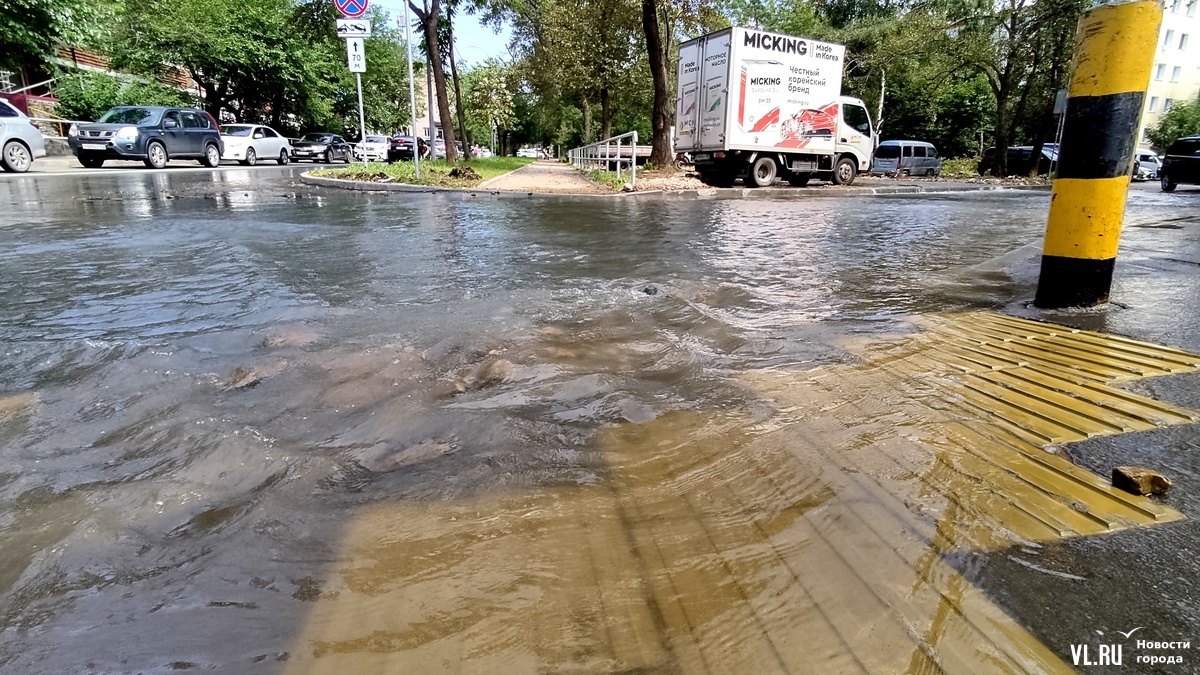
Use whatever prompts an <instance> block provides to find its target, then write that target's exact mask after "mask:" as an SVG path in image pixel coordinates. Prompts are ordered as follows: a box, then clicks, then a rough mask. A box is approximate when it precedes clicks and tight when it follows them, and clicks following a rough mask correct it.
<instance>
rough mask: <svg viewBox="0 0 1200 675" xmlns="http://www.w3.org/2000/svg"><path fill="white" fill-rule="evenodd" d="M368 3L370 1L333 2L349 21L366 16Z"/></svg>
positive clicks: (349, 0) (334, 0)
mask: <svg viewBox="0 0 1200 675" xmlns="http://www.w3.org/2000/svg"><path fill="white" fill-rule="evenodd" d="M368 2H369V0H333V4H334V5H336V6H337V8H338V11H339V12H341V13H342V15H343V16H345V17H346V18H347V19H357V18H358V17H360V16H362V15H363V14H366V13H367V4H368Z"/></svg>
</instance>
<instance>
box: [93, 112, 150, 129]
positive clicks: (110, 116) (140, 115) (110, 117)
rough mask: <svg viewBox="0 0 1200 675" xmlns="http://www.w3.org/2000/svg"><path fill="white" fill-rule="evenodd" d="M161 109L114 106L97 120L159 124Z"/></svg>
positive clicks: (111, 122)
mask: <svg viewBox="0 0 1200 675" xmlns="http://www.w3.org/2000/svg"><path fill="white" fill-rule="evenodd" d="M159 117H162V111H161V110H155V109H153V108H113V109H112V110H109V111H108V112H106V113H104V117H101V118H100V119H98V120H96V122H98V123H99V124H139V125H145V124H158V118H159Z"/></svg>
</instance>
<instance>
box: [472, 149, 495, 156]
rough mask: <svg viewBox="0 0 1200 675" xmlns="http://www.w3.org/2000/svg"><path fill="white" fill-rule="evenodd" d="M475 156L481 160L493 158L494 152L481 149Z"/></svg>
mask: <svg viewBox="0 0 1200 675" xmlns="http://www.w3.org/2000/svg"><path fill="white" fill-rule="evenodd" d="M475 156H476V157H478V158H480V159H485V158H488V157H491V156H492V151H491V149H489V148H479V150H478V151H477V152H476V154H475Z"/></svg>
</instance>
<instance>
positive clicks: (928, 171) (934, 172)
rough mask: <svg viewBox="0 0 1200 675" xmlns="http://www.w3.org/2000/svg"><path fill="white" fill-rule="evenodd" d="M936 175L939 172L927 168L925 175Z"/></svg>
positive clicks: (930, 176) (928, 176)
mask: <svg viewBox="0 0 1200 675" xmlns="http://www.w3.org/2000/svg"><path fill="white" fill-rule="evenodd" d="M935 175H937V172H936V171H934V170H933V169H925V177H926V178H933V177H934V176H935Z"/></svg>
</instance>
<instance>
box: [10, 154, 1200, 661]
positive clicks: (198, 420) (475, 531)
mask: <svg viewBox="0 0 1200 675" xmlns="http://www.w3.org/2000/svg"><path fill="white" fill-rule="evenodd" d="M297 173H298V172H293V171H290V170H289V171H279V172H273V173H271V174H268V173H267V172H253V173H251V172H241V171H236V170H234V171H225V172H222V173H220V174H214V175H213V176H209V175H204V174H187V175H170V174H169V173H163V174H154V175H149V176H103V175H100V176H96V177H86V178H77V177H60V178H40V179H34V178H23V179H20V180H12V181H8V182H4V183H0V204H2V205H3V207H4V208H3V213H2V214H0V284H2V287H3V288H4V289H6V292H5V293H4V294H3V295H2V296H0V345H2V346H3V350H4V358H3V360H2V361H0V455H2V457H3V462H0V620H2V624H0V630H2V634H3V639H2V640H0V672H4V673H14V674H15V673H75V672H89V673H90V672H96V673H126V672H129V673H133V672H137V673H155V672H171V671H178V670H190V669H194V670H198V671H204V672H209V671H212V670H216V671H218V672H228V673H246V672H271V673H289V674H291V673H326V672H380V673H382V672H395V673H401V672H404V673H407V672H412V673H427V672H430V673H432V672H454V673H459V672H461V673H468V672H472V673H473V672H481V673H536V672H588V673H601V672H630V673H633V672H637V673H658V672H663V673H675V672H681V673H693V672H712V673H734V672H738V673H740V672H746V673H750V672H753V673H766V672H793V673H858V672H864V673H936V672H946V673H959V672H988V673H991V672H996V673H1008V672H1012V673H1017V672H1030V673H1037V672H1070V668H1069V667H1068V666H1066V665H1065V663H1066V659H1068V658H1069V655H1068V654H1064V653H1062V652H1061V651H1058V652H1055V651H1053V650H1051V649H1049V648H1047V647H1045V646H1044V645H1043V644H1042V643H1041V642H1039V637H1040V636H1039V637H1035V636H1034V635H1031V634H1030V633H1029V632H1027V626H1026V622H1023V621H1020V620H1017V619H1014V618H1012V617H1010V616H1008V615H1007V614H1006V613H1005V612H1004V611H1002V610H1000V609H998V608H997V607H996V606H995V605H994V604H992V602H991V601H990V600H989V598H988V597H987V595H986V594H985V593H983V592H981V591H980V590H977V589H976V588H975V587H974V586H972V583H971V582H972V580H973V578H974V577H975V576H978V575H977V574H974V573H973V571H972V569H970V565H969V562H970V560H971V558H970V556H969V555H967V553H968V552H974V551H982V550H988V551H996V550H1002V551H1003V550H1008V549H1009V548H1014V549H1018V548H1020V547H1025V549H1027V550H1033V549H1036V548H1037V547H1038V546H1039V543H1038V542H1039V541H1042V542H1044V541H1049V540H1054V539H1056V538H1058V537H1061V536H1075V535H1076V534H1091V533H1093V531H1092V530H1089V529H1088V527H1091V525H1088V524H1086V523H1084V524H1078V525H1071V524H1073V523H1075V521H1074V520H1072V518H1076V517H1077V516H1078V514H1077V513H1076V514H1075V515H1074V516H1073V515H1071V513H1067V512H1070V511H1071V509H1066V511H1067V512H1064V513H1062V514H1055V513H1052V512H1049V511H1045V510H1041V511H1038V512H1037V513H1038V514H1039V518H1041V519H1040V520H1038V522H1039V523H1041V525H1036V526H1035V525H1028V524H1026V521H1025V520H1020V518H1018V517H1017V516H1013V515H1011V514H1009V515H1000V516H997V515H996V514H997V513H1000V512H1001V511H1003V512H1004V513H1005V514H1008V513H1009V511H1004V509H1010V511H1011V508H1010V507H1009V506H1004V505H997V500H996V499H992V498H991V497H990V496H989V495H991V494H992V490H991V488H988V487H987V486H988V485H992V484H994V482H995V481H999V480H1001V479H999V478H994V477H992V476H991V474H988V473H986V472H985V473H983V474H980V473H979V470H977V469H976V468H971V467H965V466H964V465H963V464H962V463H960V462H959V461H958V460H957V459H956V460H954V462H952V463H951V464H953V466H955V467H957V468H956V469H955V470H956V471H960V472H961V474H962V475H966V476H974V480H973V481H966V482H964V479H963V478H962V477H961V476H960V475H957V474H956V476H955V477H953V478H945V479H942V478H940V477H939V476H940V475H941V474H940V473H932V472H935V471H937V472H944V471H945V470H946V466H948V464H947V462H946V460H945V455H944V454H942V453H940V452H939V451H937V450H929V448H935V449H936V448H946V447H951V446H953V447H954V448H957V447H959V445H954V443H959V442H960V441H961V443H960V445H961V444H965V445H964V446H963V447H966V446H971V447H974V445H972V444H975V445H978V444H979V441H978V440H971V439H968V440H963V439H964V438H965V436H964V434H966V433H967V432H966V431H962V430H961V429H958V428H957V427H952V426H951V425H952V424H956V423H958V422H961V421H962V420H964V419H974V418H969V417H964V416H965V415H967V413H963V412H961V411H954V412H952V411H950V410H949V409H944V408H939V407H938V405H937V404H936V401H937V400H941V399H940V398H939V396H940V395H938V394H936V393H931V391H932V390H931V389H929V387H933V386H935V385H936V386H942V384H941V383H940V382H933V383H932V384H929V387H927V386H926V384H927V382H926V381H925V380H921V379H920V378H919V377H918V378H916V379H914V378H912V377H910V376H908V375H904V374H903V373H902V374H901V375H897V372H898V371H896V370H895V369H891V370H887V368H891V367H892V366H891V365H888V364H891V363H892V361H891V360H889V359H890V357H891V356H895V355H896V354H901V355H903V356H904V358H908V355H909V354H911V353H915V352H920V351H921V350H922V349H926V346H924V345H917V346H914V345H912V344H911V343H908V342H903V340H904V337H903V336H905V335H908V334H910V333H913V332H914V331H916V330H918V327H920V326H923V325H924V324H923V323H922V322H923V321H924V319H922V317H925V316H927V315H934V314H937V315H945V314H946V313H950V312H967V311H976V310H988V309H993V310H994V309H1003V308H1006V307H1008V308H1010V309H1011V308H1017V309H1018V310H1019V309H1020V307H1021V303H1022V301H1024V300H1025V299H1027V298H1030V297H1032V295H1033V286H1034V285H1035V284H1036V273H1037V261H1036V257H1035V256H1036V254H1037V253H1039V252H1040V251H1039V248H1040V246H1039V244H1040V239H1041V235H1042V232H1043V231H1044V227H1045V217H1046V211H1047V208H1048V202H1049V196H1048V194H1030V193H970V194H959V195H946V196H930V195H922V196H919V197H905V196H894V197H887V198H855V199H838V198H819V199H816V198H814V199H812V200H811V201H807V202H774V203H773V202H765V201H763V202H740V201H719V202H718V201H678V202H666V201H642V202H639V201H620V200H611V201H608V200H606V201H576V200H572V199H566V198H563V199H544V200H535V199H529V200H525V199H511V200H508V199H500V200H498V199H480V200H474V201H460V200H453V199H447V198H440V197H429V196H403V197H397V196H387V195H360V194H348V193H344V192H339V191H335V190H321V189H314V188H309V187H306V186H302V185H300V184H299V183H298V181H296V180H295V175H296V174H297ZM1198 205H1200V193H1196V194H1182V193H1181V194H1176V195H1161V194H1159V193H1157V192H1152V191H1148V190H1141V191H1135V194H1134V196H1133V197H1132V198H1131V202H1130V211H1129V215H1128V217H1127V226H1126V231H1125V234H1124V241H1125V242H1126V243H1127V244H1129V245H1130V246H1131V247H1133V248H1134V250H1135V253H1132V254H1131V257H1132V258H1135V259H1136V261H1137V262H1138V263H1139V264H1145V265H1152V264H1168V263H1166V262H1163V261H1164V260H1168V259H1171V260H1173V259H1177V258H1180V257H1187V256H1191V257H1192V258H1195V257H1196V252H1197V251H1200V240H1198V239H1200V237H1198V233H1197V230H1198V226H1197V223H1196V222H1195V221H1194V217H1193V216H1192V215H1191V214H1194V213H1196V212H1197V211H1196V207H1197V206H1198ZM1189 218H1192V220H1188V219H1189ZM1171 219H1176V220H1171ZM1164 222H1177V223H1179V225H1178V227H1175V228H1163V227H1160V226H1159V225H1161V224H1162V223H1164ZM1031 244H1032V245H1034V247H1033V248H1025V249H1022V247H1027V246H1029V245H1031ZM1122 255H1124V253H1123V254H1122ZM1155 261H1157V262H1155ZM1120 274H1121V267H1120V266H1118V275H1120ZM1138 279H1139V277H1138V276H1137V275H1130V277H1129V280H1128V281H1124V282H1119V283H1118V285H1117V291H1119V290H1120V289H1121V288H1122V286H1121V285H1120V284H1121V283H1129V284H1136V283H1138ZM1183 292H1184V293H1185V294H1186V293H1189V292H1190V293H1191V297H1190V299H1189V298H1188V297H1184V298H1183V300H1182V302H1183V303H1185V304H1187V303H1189V302H1190V306H1191V307H1192V308H1195V307H1196V306H1197V305H1198V304H1200V302H1198V301H1200V298H1197V297H1196V292H1197V289H1196V288H1195V287H1194V285H1193V287H1192V288H1191V289H1190V290H1189V289H1184V291H1183ZM1114 297H1119V296H1118V294H1117V293H1116V292H1115V294H1114ZM1138 297H1140V298H1145V297H1146V295H1145V294H1141V292H1139V296H1138ZM1179 302H1181V300H1180V299H1179V298H1178V296H1177V295H1176V296H1172V297H1170V298H1169V299H1168V298H1165V297H1164V298H1160V299H1159V300H1157V301H1156V300H1154V299H1150V300H1148V301H1147V303H1148V304H1149V305H1151V306H1152V311H1156V312H1160V313H1164V314H1169V313H1171V312H1172V311H1174V310H1173V309H1172V306H1173V305H1175V304H1177V303H1179ZM1120 321H1121V318H1120V316H1119V312H1118V313H1115V314H1113V315H1112V316H1111V317H1110V316H1109V315H1090V316H1085V317H1084V318H1083V322H1084V323H1085V324H1087V325H1085V326H1084V327H1086V328H1094V329H1097V330H1110V331H1118V332H1120ZM969 323H975V322H969ZM961 328H962V327H961V326H953V325H952V326H951V327H950V328H949V329H947V330H948V331H950V332H951V333H953V332H954V331H956V330H960V329H961ZM1164 330H1166V329H1164ZM1151 337H1155V338H1158V339H1160V340H1162V341H1164V342H1166V343H1169V344H1174V345H1175V346H1179V347H1183V348H1185V349H1190V350H1191V351H1192V352H1195V351H1196V350H1197V349H1198V348H1200V345H1197V344H1187V343H1185V342H1184V341H1182V340H1180V339H1172V338H1173V337H1174V338H1179V336H1178V335H1171V334H1169V331H1168V332H1167V334H1164V335H1152V336H1151ZM880 344H884V345H890V346H888V347H886V348H880V347H878V345H880ZM939 345H940V343H939V344H935V345H932V346H929V347H927V349H929V350H931V353H937V352H938V351H939V350H940V349H942V347H941V346H939ZM918 356H919V354H918ZM1138 358H1141V359H1142V360H1145V359H1146V358H1150V357H1145V356H1143V357H1138ZM1154 358H1159V357H1154ZM1171 358H1176V357H1171ZM1178 359H1179V363H1181V364H1185V365H1186V361H1187V359H1186V358H1185V357H1178ZM876 366H878V367H880V368H883V369H884V370H886V371H887V373H889V374H890V375H889V377H891V378H892V379H886V378H883V379H881V377H882V376H876V375H874V374H872V373H874V372H875V371H870V372H867V373H866V374H864V371H863V370H862V368H873V367H876ZM885 366H886V368H885ZM860 367H861V368H860ZM1114 367H1116V366H1114ZM879 372H883V370H880V371H879ZM1171 372H1175V371H1171ZM1178 372H1183V370H1180V371H1178ZM780 378H783V379H782V380H781V379H780ZM868 381H869V382H871V383H873V384H871V385H868V384H866V383H867V382H868ZM879 382H884V385H883V386H880V385H879ZM939 391H940V390H939ZM864 392H868V393H869V395H864ZM918 403H919V404H920V405H918ZM926 404H928V405H926ZM1130 405H1137V406H1143V407H1144V405H1143V404H1142V403H1140V402H1138V401H1133V402H1131V403H1130ZM918 409H920V410H931V411H932V412H930V413H928V414H927V413H923V412H917V411H918ZM847 411H850V412H847ZM1154 415H1162V416H1165V417H1164V419H1163V420H1162V421H1159V420H1158V418H1154V424H1163V425H1165V424H1187V423H1188V422H1189V421H1190V420H1189V418H1188V417H1187V415H1188V413H1187V411H1185V410H1182V409H1180V410H1175V409H1170V410H1167V409H1164V411H1159V412H1156V413H1153V414H1151V413H1143V414H1142V417H1139V418H1138V419H1144V418H1147V416H1149V417H1153V416H1154ZM1172 415H1174V417H1171V416H1172ZM1168 417H1169V419H1166V418H1168ZM930 425H935V426H930ZM1152 426H1153V424H1152ZM1131 428H1135V429H1136V428H1141V427H1138V426H1136V425H1135V426H1133V427H1131ZM1114 429H1115V430H1114V431H1112V432H1104V433H1116V431H1117V430H1119V429H1117V428H1116V427H1114ZM969 431H970V433H974V434H978V433H981V432H980V431H979V428H978V427H971V429H970V430H969ZM989 433H990V432H989ZM1005 433H1008V432H1007V431H1005ZM1023 433H1024V432H1019V431H1013V432H1012V434H1013V436H1012V438H1008V437H1007V436H1004V437H1001V436H1003V434H1001V433H1000V432H995V433H991V435H989V436H988V437H989V438H990V439H992V440H991V441H988V442H989V443H991V442H995V443H1000V444H1003V445H1004V446H1005V447H1006V448H1015V450H1014V451H1013V452H1017V453H1025V452H1032V451H1027V449H1026V448H1025V446H1024V445H1021V444H1022V443H1024V444H1026V445H1029V446H1030V447H1031V448H1035V449H1036V448H1037V447H1039V446H1040V445H1041V444H1042V443H1044V442H1051V441H1041V440H1039V439H1031V438H1027V437H1026V436H1024V435H1022V434H1023ZM1086 435H1087V434H1086V433H1085V434H1084V437H1086ZM971 438H972V439H973V438H975V437H971ZM1039 438H1040V437H1039ZM1047 438H1049V436H1047ZM1064 438H1066V437H1064ZM1072 438H1074V437H1070V438H1066V439H1067V440H1071V439H1072ZM1060 440H1061V439H1060ZM1054 442H1058V441H1054ZM863 448H866V449H868V450H871V449H873V448H874V449H877V451H878V452H882V453H883V456H887V457H889V458H890V460H889V462H892V463H887V465H886V466H884V465H883V464H880V463H879V462H878V461H877V460H876V459H874V457H876V455H875V454H873V453H874V452H875V450H872V454H868V455H863V452H862V449H863ZM855 450H858V451H859V454H860V455H863V456H862V457H858V458H855V456H854V451H855ZM955 452H957V451H955ZM1039 452H1040V451H1039ZM1013 456H1014V457H1016V456H1017V455H1013ZM1022 456H1029V455H1022ZM955 457H957V455H955ZM847 458H850V459H847ZM972 461H975V460H972ZM1013 461H1016V460H1013ZM1055 461H1057V460H1055ZM1066 464H1069V463H1065V464H1063V466H1059V467H1058V469H1057V470H1059V471H1061V472H1062V473H1063V475H1066V476H1068V478H1070V480H1073V481H1076V482H1077V483H1078V482H1080V481H1082V482H1083V483H1086V482H1087V481H1088V480H1090V479H1089V478H1087V476H1091V475H1092V474H1090V473H1088V472H1080V473H1079V474H1078V475H1076V474H1073V473H1072V469H1071V468H1070V467H1069V466H1067V465H1066ZM972 466H974V465H972ZM1009 471H1011V467H1010V468H1009ZM995 473H996V474H997V475H999V474H1002V473H1004V471H999V470H997V471H996V472H995ZM1085 474H1086V475H1085ZM1047 480H1048V481H1049V480H1051V479H1047ZM1053 480H1055V481H1057V480H1060V479H1059V478H1054V479H1053ZM1062 480H1066V479H1062ZM968 483H970V485H968ZM972 485H974V486H979V485H984V488H982V489H980V488H978V487H971V486H972ZM1046 489H1049V488H1046ZM964 490H968V491H970V490H975V491H976V492H972V493H971V494H966V493H964V492H963V491H964ZM1012 490H1013V491H1014V492H1012V493H1009V492H1004V491H1003V490H1000V489H997V491H998V493H999V494H1001V495H1009V494H1016V492H1015V491H1017V490H1018V488H1017V487H1014V488H1012ZM1003 498H1005V499H1007V498H1008V497H1007V496H1005V497H1003ZM1081 499H1083V498H1081ZM1084 503H1090V502H1086V499H1084ZM960 508H961V509H965V510H966V511H965V512H955V509H960ZM1047 508H1049V507H1047ZM1111 508H1112V509H1118V508H1126V506H1125V505H1124V503H1122V504H1121V505H1117V506H1113V507H1111ZM1128 508H1130V509H1132V511H1130V513H1131V514H1132V513H1135V512H1136V514H1142V516H1145V522H1142V521H1139V520H1138V518H1139V517H1141V516H1137V515H1129V514H1125V512H1121V513H1120V514H1117V515H1114V516H1112V517H1111V519H1110V521H1105V523H1106V524H1105V528H1106V529H1109V530H1116V529H1121V528H1126V527H1141V526H1143V525H1145V524H1146V523H1153V522H1162V523H1167V522H1170V521H1173V520H1175V519H1177V518H1178V517H1180V514H1178V513H1177V512H1175V511H1174V510H1173V509H1170V508H1167V507H1159V506H1158V505H1156V504H1154V503H1152V502H1149V501H1147V502H1146V503H1145V504H1143V503H1141V502H1138V503H1133V504H1132V506H1129V507H1128ZM1156 509H1157V510H1156ZM1113 512H1114V513H1116V511H1113ZM1092 513H1096V511H1095V509H1094V508H1093V509H1092ZM1147 514H1148V515H1147ZM1185 515H1186V514H1185ZM1023 517H1024V516H1021V518H1023ZM1100 517H1101V516H1097V518H1100ZM1027 520H1028V519H1027ZM1029 522H1032V521H1029ZM1046 522H1052V523H1054V526H1052V527H1050V528H1049V529H1046V528H1042V529H1037V528H1039V527H1042V526H1043V525H1045V523H1046ZM1064 522H1066V523H1067V524H1063V523H1064ZM1068 525H1071V527H1068ZM1092 525H1094V523H1093V524H1092ZM1060 526H1061V527H1060ZM1163 526H1164V527H1167V525H1163ZM1055 528H1058V529H1055ZM1063 528H1066V529H1063ZM1051 531H1053V532H1054V534H1050V533H1049V532H1051ZM1014 592H1018V591H1014ZM1043 639H1044V638H1043Z"/></svg>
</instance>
